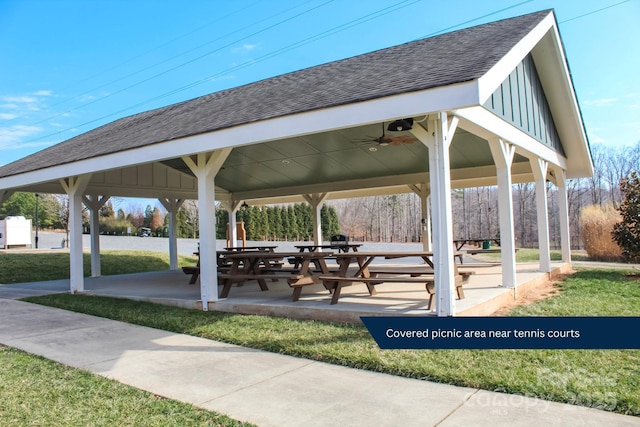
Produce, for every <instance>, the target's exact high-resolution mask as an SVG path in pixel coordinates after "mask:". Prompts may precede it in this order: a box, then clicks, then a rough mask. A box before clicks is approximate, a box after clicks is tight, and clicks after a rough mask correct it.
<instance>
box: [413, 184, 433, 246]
mask: <svg viewBox="0 0 640 427" xmlns="http://www.w3.org/2000/svg"><path fill="white" fill-rule="evenodd" d="M409 188H411V190H412V191H413V192H414V193H415V194H417V195H418V196H419V197H420V208H421V213H422V215H421V216H420V226H421V229H422V249H423V250H424V251H425V252H431V250H432V249H433V247H432V245H431V206H430V205H431V188H430V187H429V184H427V183H426V182H425V183H422V184H412V185H410V186H409Z"/></svg>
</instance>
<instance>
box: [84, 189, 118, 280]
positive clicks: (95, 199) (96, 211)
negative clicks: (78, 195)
mask: <svg viewBox="0 0 640 427" xmlns="http://www.w3.org/2000/svg"><path fill="white" fill-rule="evenodd" d="M110 197H111V196H109V195H108V194H105V195H103V196H102V197H100V196H99V195H90V194H87V195H86V196H83V197H82V201H83V202H84V204H85V206H86V207H87V208H89V225H90V230H89V231H90V233H91V277H100V276H101V275H102V268H101V266H100V208H102V207H103V206H104V205H105V203H107V200H109V198H110Z"/></svg>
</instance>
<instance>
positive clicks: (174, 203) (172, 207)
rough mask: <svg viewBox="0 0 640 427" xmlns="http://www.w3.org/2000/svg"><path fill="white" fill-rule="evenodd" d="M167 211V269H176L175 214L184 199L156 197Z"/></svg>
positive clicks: (176, 238)
mask: <svg viewBox="0 0 640 427" xmlns="http://www.w3.org/2000/svg"><path fill="white" fill-rule="evenodd" d="M158 200H159V201H160V203H162V206H164V208H165V209H166V210H167V212H168V213H169V270H177V269H178V221H177V218H176V215H177V213H178V209H180V206H182V204H183V203H184V199H174V198H161V199H158Z"/></svg>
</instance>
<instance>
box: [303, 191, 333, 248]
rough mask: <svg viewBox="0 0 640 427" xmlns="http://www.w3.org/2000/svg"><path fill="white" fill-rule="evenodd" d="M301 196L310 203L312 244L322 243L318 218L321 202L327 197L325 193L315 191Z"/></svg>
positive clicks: (320, 222)
mask: <svg viewBox="0 0 640 427" xmlns="http://www.w3.org/2000/svg"><path fill="white" fill-rule="evenodd" d="M303 197H304V198H305V200H306V201H307V202H308V203H309V204H310V205H311V210H312V212H313V244H314V245H321V244H322V221H321V218H320V212H321V210H322V203H323V202H324V201H325V199H326V198H327V193H315V194H304V195H303Z"/></svg>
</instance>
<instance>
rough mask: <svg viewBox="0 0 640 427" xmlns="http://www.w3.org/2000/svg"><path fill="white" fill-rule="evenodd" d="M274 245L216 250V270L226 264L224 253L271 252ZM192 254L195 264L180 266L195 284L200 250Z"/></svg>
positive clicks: (198, 274)
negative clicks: (196, 258) (196, 260)
mask: <svg viewBox="0 0 640 427" xmlns="http://www.w3.org/2000/svg"><path fill="white" fill-rule="evenodd" d="M276 247H277V246H249V247H247V246H245V247H244V248H225V250H223V251H216V264H217V266H218V271H220V269H221V268H224V267H226V266H227V262H226V261H225V259H224V256H225V255H228V254H232V253H238V252H242V251H252V252H255V251H263V252H273V248H276ZM193 254H194V255H195V256H197V257H198V262H197V263H196V265H189V266H185V267H182V271H183V272H184V274H188V275H191V278H190V279H189V284H190V285H193V284H195V283H196V281H197V280H198V276H200V251H196V252H194V253H193Z"/></svg>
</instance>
